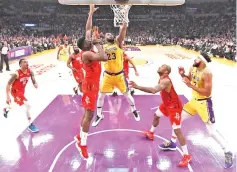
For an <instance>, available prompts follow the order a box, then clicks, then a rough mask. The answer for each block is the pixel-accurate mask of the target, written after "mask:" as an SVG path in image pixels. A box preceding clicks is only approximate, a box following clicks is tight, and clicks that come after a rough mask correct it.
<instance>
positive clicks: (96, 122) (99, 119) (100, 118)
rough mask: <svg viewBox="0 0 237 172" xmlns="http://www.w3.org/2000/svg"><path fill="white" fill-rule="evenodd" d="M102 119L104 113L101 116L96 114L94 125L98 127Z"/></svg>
mask: <svg viewBox="0 0 237 172" xmlns="http://www.w3.org/2000/svg"><path fill="white" fill-rule="evenodd" d="M102 119H104V116H103V115H101V117H100V116H98V115H97V116H96V119H95V120H94V122H93V123H92V127H96V126H97V125H98V124H99V123H100V121H101V120H102Z"/></svg>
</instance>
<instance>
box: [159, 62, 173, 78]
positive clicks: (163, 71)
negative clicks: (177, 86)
mask: <svg viewBox="0 0 237 172" xmlns="http://www.w3.org/2000/svg"><path fill="white" fill-rule="evenodd" d="M157 72H158V74H159V75H160V76H162V75H169V74H170V72H171V67H170V66H169V65H166V64H163V65H162V66H160V67H159V69H158V71H157Z"/></svg>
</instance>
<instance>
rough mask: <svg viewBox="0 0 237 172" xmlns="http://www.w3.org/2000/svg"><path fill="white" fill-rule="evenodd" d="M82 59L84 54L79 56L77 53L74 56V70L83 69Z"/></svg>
mask: <svg viewBox="0 0 237 172" xmlns="http://www.w3.org/2000/svg"><path fill="white" fill-rule="evenodd" d="M81 57H82V52H80V53H78V54H75V53H73V54H72V66H73V68H75V69H78V70H81V69H82V60H81Z"/></svg>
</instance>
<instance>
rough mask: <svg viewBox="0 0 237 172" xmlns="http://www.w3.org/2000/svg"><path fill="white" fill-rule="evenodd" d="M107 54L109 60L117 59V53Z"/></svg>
mask: <svg viewBox="0 0 237 172" xmlns="http://www.w3.org/2000/svg"><path fill="white" fill-rule="evenodd" d="M107 56H108V60H115V59H116V54H115V53H111V54H107Z"/></svg>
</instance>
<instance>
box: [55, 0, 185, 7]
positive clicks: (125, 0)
mask: <svg viewBox="0 0 237 172" xmlns="http://www.w3.org/2000/svg"><path fill="white" fill-rule="evenodd" d="M58 1H59V3H60V4H63V5H89V4H95V5H113V4H131V5H157V6H176V5H182V4H184V3H185V0H58Z"/></svg>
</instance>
